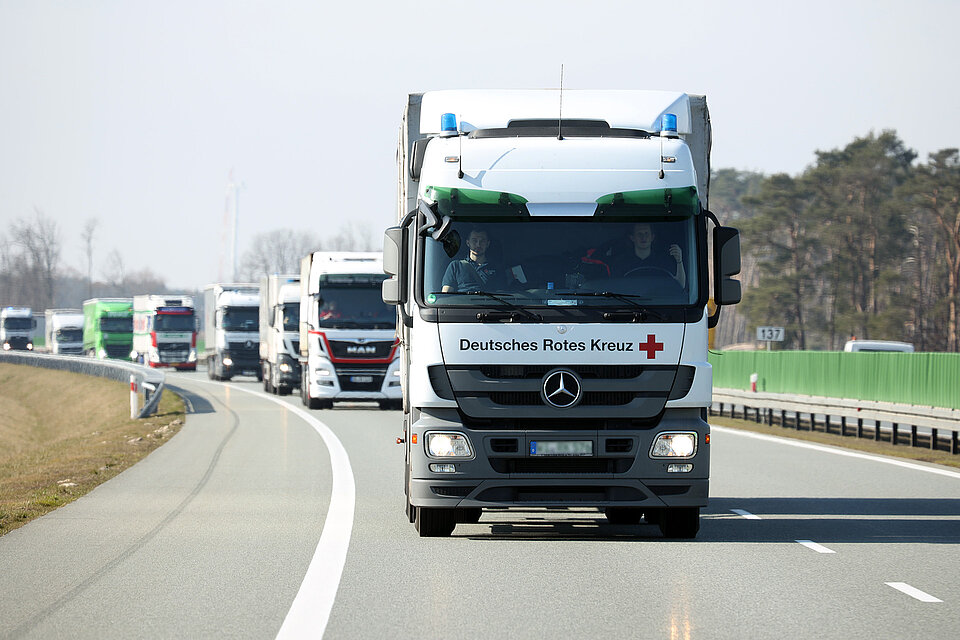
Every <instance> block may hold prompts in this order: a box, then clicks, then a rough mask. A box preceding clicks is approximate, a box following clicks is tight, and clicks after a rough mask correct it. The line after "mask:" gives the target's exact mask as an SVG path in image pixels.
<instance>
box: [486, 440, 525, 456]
mask: <svg viewBox="0 0 960 640" xmlns="http://www.w3.org/2000/svg"><path fill="white" fill-rule="evenodd" d="M490 450H491V451H493V452H494V453H517V452H518V451H520V441H519V440H517V439H516V438H490Z"/></svg>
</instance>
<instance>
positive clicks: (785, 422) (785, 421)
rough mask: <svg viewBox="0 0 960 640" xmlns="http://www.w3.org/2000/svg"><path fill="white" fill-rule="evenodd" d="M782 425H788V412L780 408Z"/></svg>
mask: <svg viewBox="0 0 960 640" xmlns="http://www.w3.org/2000/svg"><path fill="white" fill-rule="evenodd" d="M780 426H781V427H785V426H787V412H786V411H784V410H783V409H780Z"/></svg>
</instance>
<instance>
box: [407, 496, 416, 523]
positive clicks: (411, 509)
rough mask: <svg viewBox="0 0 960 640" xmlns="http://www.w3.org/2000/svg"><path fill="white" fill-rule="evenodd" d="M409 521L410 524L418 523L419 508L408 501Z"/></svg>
mask: <svg viewBox="0 0 960 640" xmlns="http://www.w3.org/2000/svg"><path fill="white" fill-rule="evenodd" d="M407 519H408V520H409V521H410V524H413V523H415V522H416V521H417V508H416V507H415V506H413V505H412V504H410V502H409V501H407Z"/></svg>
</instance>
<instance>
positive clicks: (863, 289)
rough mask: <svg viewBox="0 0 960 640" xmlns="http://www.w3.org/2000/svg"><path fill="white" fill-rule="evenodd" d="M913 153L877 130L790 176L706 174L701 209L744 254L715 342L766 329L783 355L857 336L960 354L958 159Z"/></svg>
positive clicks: (950, 152)
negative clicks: (737, 234)
mask: <svg viewBox="0 0 960 640" xmlns="http://www.w3.org/2000/svg"><path fill="white" fill-rule="evenodd" d="M916 156H917V154H916V153H915V152H914V151H912V150H910V149H908V148H907V147H906V146H905V145H904V143H903V142H902V141H901V140H900V139H899V138H898V136H897V134H896V132H894V131H884V132H882V133H881V134H879V135H875V134H870V135H869V136H866V137H864V138H857V139H855V140H854V141H853V142H851V143H850V144H848V145H847V146H846V147H844V148H843V149H835V150H832V151H820V152H817V154H816V162H815V163H814V164H813V165H812V166H810V167H808V168H807V169H806V170H805V171H804V172H803V173H801V174H800V175H797V176H790V175H787V174H776V175H771V176H765V175H761V174H757V173H750V172H741V171H737V170H733V169H723V170H719V171H716V172H715V173H714V174H713V176H712V178H711V185H710V199H711V200H710V205H711V209H713V211H714V212H715V213H716V214H717V215H718V217H719V218H720V220H721V222H722V223H724V224H730V225H733V226H736V227H739V228H740V230H741V234H742V237H741V242H742V249H743V254H744V261H743V267H744V268H743V271H742V274H741V281H742V282H743V285H744V296H743V302H742V303H741V304H740V305H738V307H737V308H735V309H732V310H725V311H724V314H725V315H724V316H723V318H722V319H721V322H720V326H719V327H718V330H719V333H718V336H717V339H716V346H717V347H723V346H729V345H731V344H732V343H744V342H752V341H753V339H754V337H755V329H756V327H758V326H767V325H773V326H783V327H785V328H786V331H787V341H786V342H785V343H784V344H783V348H787V349H827V350H836V349H839V348H842V346H843V343H844V342H845V341H847V340H849V339H850V338H851V337H857V338H860V339H875V340H903V341H906V342H912V343H913V344H914V345H915V347H916V348H917V350H919V351H952V352H956V351H960V327H958V306H960V153H958V150H957V149H953V148H951V149H943V150H941V151H938V152H936V153H933V154H930V157H929V158H928V159H927V160H926V161H925V162H923V161H919V162H918V161H917V157H916Z"/></svg>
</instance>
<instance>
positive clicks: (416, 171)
mask: <svg viewBox="0 0 960 640" xmlns="http://www.w3.org/2000/svg"><path fill="white" fill-rule="evenodd" d="M428 142H430V138H421V139H419V140H415V141H414V143H413V147H412V148H411V149H410V167H409V172H410V179H411V180H413V181H414V182H420V169H422V168H423V156H424V154H425V153H426V151H427V143H428Z"/></svg>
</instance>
